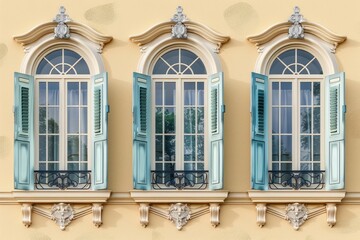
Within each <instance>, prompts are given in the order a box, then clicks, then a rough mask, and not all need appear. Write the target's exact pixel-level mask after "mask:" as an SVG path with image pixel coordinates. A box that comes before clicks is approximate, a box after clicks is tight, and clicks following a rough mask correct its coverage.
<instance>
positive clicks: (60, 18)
mask: <svg viewBox="0 0 360 240" xmlns="http://www.w3.org/2000/svg"><path fill="white" fill-rule="evenodd" d="M65 11H66V9H65V8H64V7H63V6H61V7H60V9H59V13H58V14H57V15H56V17H55V18H54V22H57V23H58V25H57V26H56V27H55V28H54V37H55V38H61V39H68V38H70V29H69V27H68V25H67V24H66V23H67V22H70V21H71V19H70V18H69V15H67V14H65Z"/></svg>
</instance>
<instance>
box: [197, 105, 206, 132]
mask: <svg viewBox="0 0 360 240" xmlns="http://www.w3.org/2000/svg"><path fill="white" fill-rule="evenodd" d="M197 114H198V115H197V132H198V133H204V122H205V119H204V107H198V108H197Z"/></svg>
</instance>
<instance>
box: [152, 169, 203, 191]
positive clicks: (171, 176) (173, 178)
mask: <svg viewBox="0 0 360 240" xmlns="http://www.w3.org/2000/svg"><path fill="white" fill-rule="evenodd" d="M208 173H209V172H208V171H151V185H152V187H153V189H177V190H182V189H206V188H207V185H208Z"/></svg>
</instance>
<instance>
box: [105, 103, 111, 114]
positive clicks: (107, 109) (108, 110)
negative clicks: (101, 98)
mask: <svg viewBox="0 0 360 240" xmlns="http://www.w3.org/2000/svg"><path fill="white" fill-rule="evenodd" d="M106 112H107V113H109V112H110V105H109V104H108V105H106Z"/></svg>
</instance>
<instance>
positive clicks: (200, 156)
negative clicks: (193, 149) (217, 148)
mask: <svg viewBox="0 0 360 240" xmlns="http://www.w3.org/2000/svg"><path fill="white" fill-rule="evenodd" d="M197 158H198V161H204V136H198V137H197Z"/></svg>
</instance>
